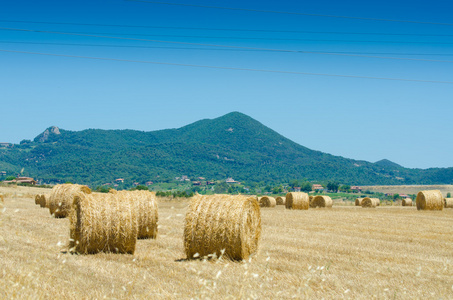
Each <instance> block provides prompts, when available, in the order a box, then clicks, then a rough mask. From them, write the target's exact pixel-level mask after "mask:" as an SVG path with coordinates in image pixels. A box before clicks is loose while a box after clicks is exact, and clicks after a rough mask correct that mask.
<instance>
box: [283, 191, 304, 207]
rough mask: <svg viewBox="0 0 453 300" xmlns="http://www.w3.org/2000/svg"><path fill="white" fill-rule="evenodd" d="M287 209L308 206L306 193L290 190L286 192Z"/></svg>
mask: <svg viewBox="0 0 453 300" xmlns="http://www.w3.org/2000/svg"><path fill="white" fill-rule="evenodd" d="M285 206H286V208H287V209H299V210H302V209H304V210H306V209H308V207H309V206H310V198H309V197H308V194H307V193H303V192H292V193H288V194H286V204H285Z"/></svg>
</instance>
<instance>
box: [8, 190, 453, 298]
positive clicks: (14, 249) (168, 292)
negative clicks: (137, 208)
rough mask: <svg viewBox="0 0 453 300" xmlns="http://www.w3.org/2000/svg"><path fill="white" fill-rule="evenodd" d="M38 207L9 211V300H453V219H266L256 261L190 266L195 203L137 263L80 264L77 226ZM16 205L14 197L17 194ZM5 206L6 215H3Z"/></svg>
mask: <svg viewBox="0 0 453 300" xmlns="http://www.w3.org/2000/svg"><path fill="white" fill-rule="evenodd" d="M34 194H35V193H30V197H28V198H25V197H20V198H19V197H18V198H14V197H6V199H5V204H4V205H5V210H4V211H3V210H0V257H1V260H0V269H1V270H2V271H0V286H1V289H0V298H1V299H30V298H31V299H55V298H56V299H63V298H64V299H94V298H97V299H102V298H104V297H105V298H107V299H113V298H114V299H190V298H195V299H206V298H211V299H224V298H228V299H247V298H250V299H277V298H280V299H290V298H292V297H294V298H296V299H322V298H325V299H450V298H451V297H452V293H453V290H452V285H453V260H452V255H451V253H453V209H446V210H443V211H417V209H416V208H415V206H414V207H401V206H399V207H398V206H383V207H378V208H377V209H368V210H367V209H362V208H360V207H355V206H334V207H333V208H332V209H329V210H287V209H285V208H284V207H283V206H277V207H275V208H274V209H266V210H262V211H261V218H262V234H261V241H260V247H259V249H260V250H259V252H258V254H257V255H255V256H253V257H252V258H251V260H250V261H248V260H247V261H245V262H241V263H237V262H231V261H226V260H225V261H218V260H216V261H213V262H203V261H198V260H190V261H186V260H185V253H184V244H183V231H184V217H185V214H186V211H187V207H188V201H187V200H184V201H159V238H158V239H157V240H153V239H148V240H138V241H137V245H136V251H135V254H134V255H118V254H106V253H99V254H95V255H89V256H85V255H71V254H68V253H65V252H61V251H62V250H67V246H66V244H67V239H68V236H69V220H68V219H55V218H52V217H51V216H50V215H49V214H48V212H47V210H43V209H41V208H40V207H39V206H37V205H35V204H34V197H33V196H34ZM9 195H10V194H9ZM0 206H1V205H0Z"/></svg>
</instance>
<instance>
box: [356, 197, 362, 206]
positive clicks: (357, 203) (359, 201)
mask: <svg viewBox="0 0 453 300" xmlns="http://www.w3.org/2000/svg"><path fill="white" fill-rule="evenodd" d="M362 201H363V198H356V199H355V206H362Z"/></svg>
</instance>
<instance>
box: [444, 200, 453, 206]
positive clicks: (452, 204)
mask: <svg viewBox="0 0 453 300" xmlns="http://www.w3.org/2000/svg"><path fill="white" fill-rule="evenodd" d="M444 208H453V198H445V199H444Z"/></svg>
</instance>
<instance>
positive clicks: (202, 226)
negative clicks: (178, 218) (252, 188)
mask: <svg viewBox="0 0 453 300" xmlns="http://www.w3.org/2000/svg"><path fill="white" fill-rule="evenodd" d="M260 237H261V214H260V208H259V204H258V201H257V200H256V199H255V198H253V197H246V196H241V195H238V196H230V195H213V196H202V197H197V198H192V199H191V201H190V205H189V208H188V211H187V214H186V219H185V226H184V248H185V252H186V255H187V258H189V259H191V258H195V257H205V256H212V255H215V256H216V257H219V256H221V255H222V253H223V255H224V256H226V257H228V258H230V259H233V260H243V259H247V258H248V257H249V256H250V255H251V254H253V253H255V252H256V251H257V250H258V243H259V239H260Z"/></svg>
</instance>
